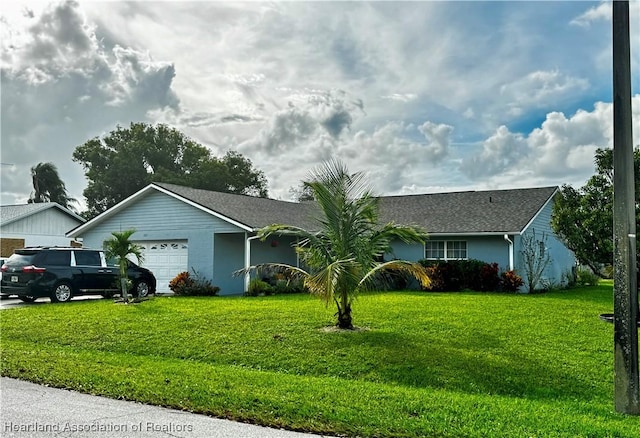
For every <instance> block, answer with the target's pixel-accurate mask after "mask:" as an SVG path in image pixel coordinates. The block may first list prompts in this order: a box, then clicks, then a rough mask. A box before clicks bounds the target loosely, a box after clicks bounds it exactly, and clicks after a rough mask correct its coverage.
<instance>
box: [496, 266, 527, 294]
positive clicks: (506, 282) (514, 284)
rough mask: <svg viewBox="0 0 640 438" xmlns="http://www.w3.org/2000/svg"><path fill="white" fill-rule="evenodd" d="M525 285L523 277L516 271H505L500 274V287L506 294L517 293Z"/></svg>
mask: <svg viewBox="0 0 640 438" xmlns="http://www.w3.org/2000/svg"><path fill="white" fill-rule="evenodd" d="M523 284H524V281H522V277H520V276H519V275H518V274H516V271H504V272H503V273H502V274H500V285H501V286H502V290H504V291H506V292H516V291H517V290H518V289H519V288H520V286H522V285H523Z"/></svg>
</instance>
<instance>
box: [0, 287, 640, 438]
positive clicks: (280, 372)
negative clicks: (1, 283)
mask: <svg viewBox="0 0 640 438" xmlns="http://www.w3.org/2000/svg"><path fill="white" fill-rule="evenodd" d="M611 311H612V287H611V284H605V285H603V286H600V287H597V288H585V289H577V290H571V291H561V292H551V293H548V294H544V295H504V294H482V293H471V292H470V293H455V294H453V293H452V294H446V293H422V292H388V293H371V294H365V295H362V296H361V297H360V298H359V299H358V300H357V301H356V303H355V305H354V322H355V324H356V325H357V326H359V327H362V328H364V330H361V331H356V332H332V331H326V330H324V328H326V327H327V326H329V325H332V324H333V322H334V316H333V313H334V309H333V308H331V307H329V308H325V307H324V306H323V305H322V303H321V302H320V301H318V300H317V299H315V298H313V297H309V296H303V295H296V296H275V297H264V298H241V297H233V298H225V297H213V298H177V297H171V298H170V297H165V298H155V299H153V300H150V301H146V302H143V303H141V304H137V305H129V306H125V305H121V304H114V303H113V302H111V301H108V300H101V301H85V302H71V303H68V304H63V305H48V304H43V305H37V304H36V305H31V306H26V307H23V308H18V309H13V310H6V311H2V313H0V318H1V320H0V323H1V329H2V331H1V336H2V337H1V347H2V375H4V376H11V377H15V378H20V379H26V380H31V381H34V382H38V383H46V384H48V385H51V386H57V387H63V388H72V389H76V390H79V391H83V392H87V393H92V394H100V395H106V396H109V397H114V398H122V399H129V400H137V401H140V402H144V403H151V404H157V405H163V406H169V407H173V408H178V409H184V410H189V411H194V412H200V413H204V414H209V415H214V416H218V417H225V418H230V419H235V420H240V421H247V422H252V423H258V424H263V425H268V426H276V427H283V428H287V429H292V430H305V431H311V432H317V433H325V434H333V435H348V436H362V437H423V436H424V437H429V436H434V437H467V436H469V437H489V436H491V437H493V436H501V437H553V436H558V437H581V436H582V437H609V436H610V437H637V436H640V420H639V419H638V418H637V417H636V418H634V417H628V416H624V415H621V414H618V413H616V412H615V411H614V408H613V353H612V350H613V326H612V325H611V324H607V323H604V322H602V321H600V319H599V318H598V315H599V314H600V313H607V312H609V313H610V312H611Z"/></svg>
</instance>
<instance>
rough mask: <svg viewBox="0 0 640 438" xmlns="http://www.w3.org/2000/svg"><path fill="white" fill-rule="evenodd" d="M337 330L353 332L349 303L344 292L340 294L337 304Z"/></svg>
mask: <svg viewBox="0 0 640 438" xmlns="http://www.w3.org/2000/svg"><path fill="white" fill-rule="evenodd" d="M338 328H341V329H345V330H353V323H352V320H351V304H350V303H349V295H348V294H347V293H346V292H342V293H341V294H340V303H339V304H338Z"/></svg>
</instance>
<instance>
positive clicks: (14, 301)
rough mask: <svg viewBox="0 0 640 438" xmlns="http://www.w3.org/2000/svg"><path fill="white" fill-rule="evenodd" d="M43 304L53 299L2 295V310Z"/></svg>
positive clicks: (81, 299) (89, 298) (0, 301)
mask: <svg viewBox="0 0 640 438" xmlns="http://www.w3.org/2000/svg"><path fill="white" fill-rule="evenodd" d="M102 299H103V298H102V297H101V296H100V295H86V296H79V297H73V298H71V300H72V301H83V300H102ZM43 304H51V299H49V298H38V299H37V300H36V301H34V302H33V303H25V302H23V301H21V300H19V299H18V298H16V296H15V295H9V296H7V295H1V296H0V310H5V309H15V308H16V307H23V306H41V305H43ZM61 305H62V306H64V303H63V304H61ZM0 436H2V434H0Z"/></svg>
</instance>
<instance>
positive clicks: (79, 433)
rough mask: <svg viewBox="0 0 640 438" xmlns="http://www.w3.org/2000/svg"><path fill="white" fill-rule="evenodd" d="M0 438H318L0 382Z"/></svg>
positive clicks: (61, 390) (25, 384)
mask: <svg viewBox="0 0 640 438" xmlns="http://www.w3.org/2000/svg"><path fill="white" fill-rule="evenodd" d="M0 436H2V437H3V438H8V437H20V438H27V437H28V438H31V437H33V438H40V437H43V438H44V437H53V436H55V437H59V438H67V437H69V438H71V437H74V438H76V437H78V438H107V437H109V438H147V437H148V438H157V437H173V438H176V437H177V438H239V437H241V438H309V437H315V438H318V437H319V435H311V434H305V433H298V432H290V431H285V430H279V429H271V428H266V427H261V426H254V425H251V424H244V423H237V422H234V421H229V420H221V419H218V418H211V417H207V416H206V415H197V414H192V413H189V412H184V411H177V410H173V409H166V408H162V407H157V406H149V405H143V404H140V403H135V402H128V401H122V400H113V399H109V398H104V397H97V396H92V395H87V394H81V393H78V392H75V391H67V390H64V389H55V388H49V387H46V386H41V385H36V384H33V383H30V382H24V381H22V380H16V379H9V378H7V377H2V379H1V380H0Z"/></svg>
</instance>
